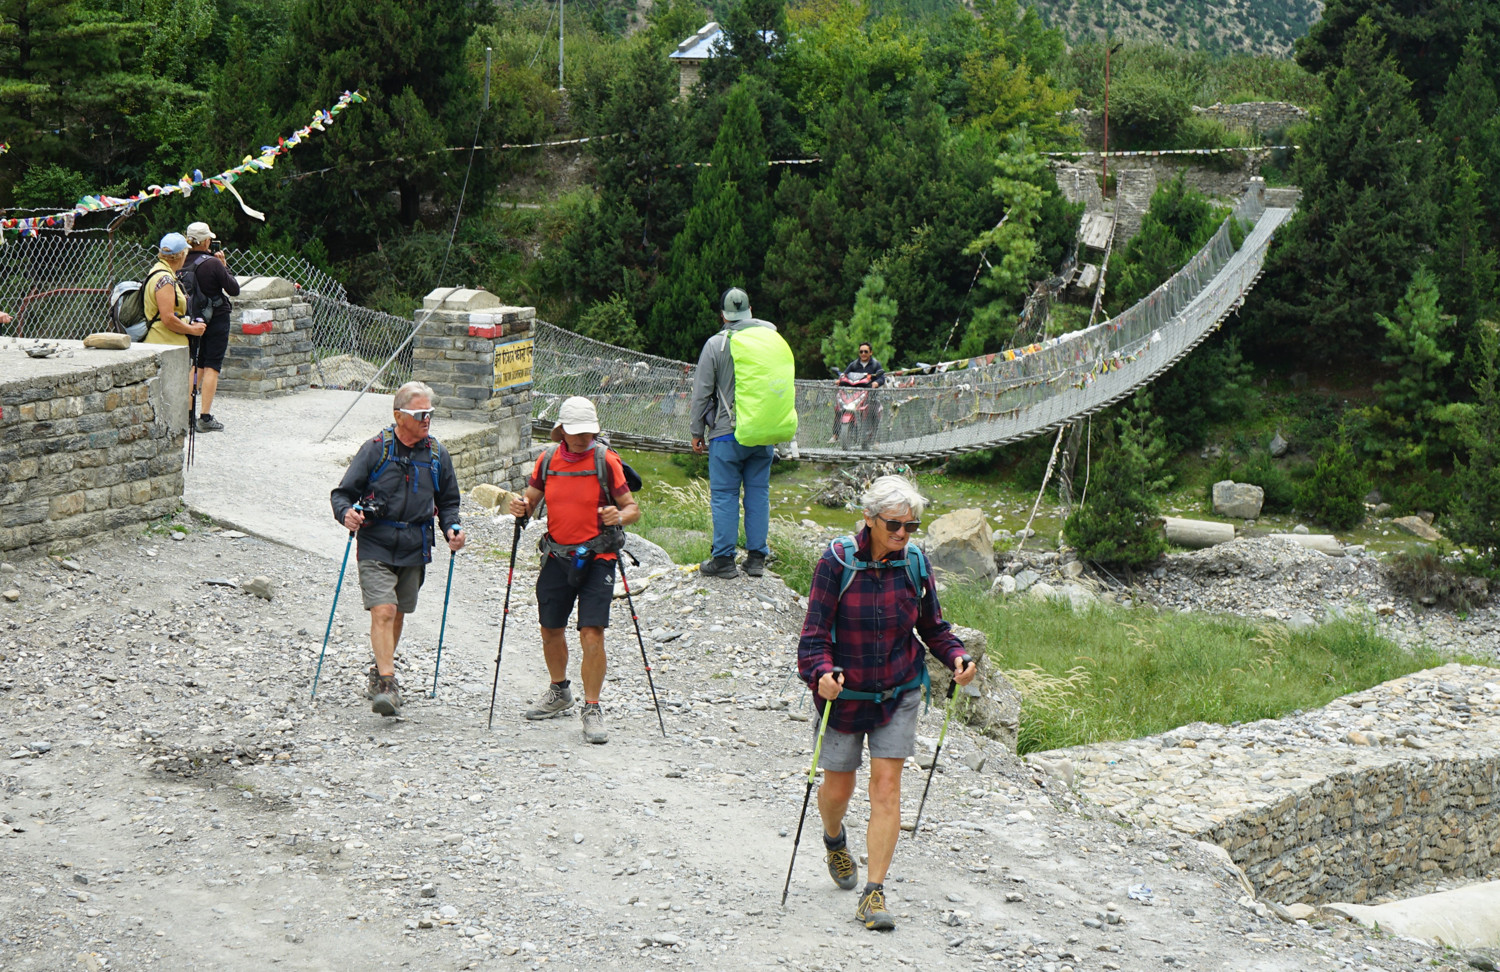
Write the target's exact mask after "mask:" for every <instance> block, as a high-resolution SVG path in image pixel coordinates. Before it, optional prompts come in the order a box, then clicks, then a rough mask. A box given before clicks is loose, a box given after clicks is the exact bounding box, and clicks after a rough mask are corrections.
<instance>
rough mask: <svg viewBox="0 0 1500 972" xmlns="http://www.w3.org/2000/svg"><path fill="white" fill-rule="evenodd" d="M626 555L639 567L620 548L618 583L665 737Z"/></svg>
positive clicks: (631, 559)
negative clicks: (622, 591) (622, 592)
mask: <svg viewBox="0 0 1500 972" xmlns="http://www.w3.org/2000/svg"><path fill="white" fill-rule="evenodd" d="M626 557H629V558H630V562H631V563H632V564H633V565H635V566H636V567H639V566H640V565H641V562H640V561H639V560H636V559H635V554H633V553H631V552H630V551H629V550H625V549H624V548H621V550H620V583H621V584H623V585H625V604H626V606H627V607H629V608H630V620H631V621H633V622H635V640H636V641H638V642H640V645H641V664H643V665H645V666H646V684H647V685H649V686H650V687H651V704H652V705H654V706H656V724H657V725H659V726H661V735H662V738H663V739H665V738H666V736H667V723H666V721H665V720H663V719H662V717H661V703H660V702H659V701H657V698H656V683H655V682H653V681H652V680H651V662H650V660H649V659H647V658H646V639H645V638H643V637H641V619H640V618H638V617H636V614H635V601H634V599H632V598H631V596H630V581H628V580H626V579H625V558H626Z"/></svg>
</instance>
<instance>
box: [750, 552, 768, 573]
mask: <svg viewBox="0 0 1500 972" xmlns="http://www.w3.org/2000/svg"><path fill="white" fill-rule="evenodd" d="M745 573H746V574H749V575H750V576H751V577H764V576H765V573H766V555H765V554H763V553H761V552H760V551H758V550H752V551H750V552H749V553H747V554H745Z"/></svg>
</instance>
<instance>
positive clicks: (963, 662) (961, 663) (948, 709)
mask: <svg viewBox="0 0 1500 972" xmlns="http://www.w3.org/2000/svg"><path fill="white" fill-rule="evenodd" d="M971 661H973V659H971V658H970V657H969V656H968V655H959V656H958V667H957V668H955V669H954V670H953V674H954V675H957V674H958V673H959V672H961V671H963V670H964V669H965V668H968V667H969V663H970V662H971ZM957 688H958V679H956V678H955V679H954V680H953V681H951V682H949V683H948V704H947V706H945V707H944V708H943V729H942V731H941V732H939V733H938V741H937V749H934V750H933V751H932V765H931V766H929V767H927V784H926V786H923V787H922V801H921V802H920V803H918V804H917V819H916V820H914V821H912V825H911V835H912V836H913V837H915V836H917V828H918V827H920V826H922V808H923V807H925V806H926V805H927V791H928V790H929V789H930V788H931V787H932V774H934V773H936V772H937V761H938V754H939V753H941V752H942V751H943V739H944V738H946V737H947V735H948V717H949V716H951V715H953V693H954V691H955V690H957Z"/></svg>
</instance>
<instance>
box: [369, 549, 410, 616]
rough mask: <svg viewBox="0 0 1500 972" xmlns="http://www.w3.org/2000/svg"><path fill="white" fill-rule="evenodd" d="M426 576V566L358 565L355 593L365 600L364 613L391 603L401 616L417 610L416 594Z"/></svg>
mask: <svg viewBox="0 0 1500 972" xmlns="http://www.w3.org/2000/svg"><path fill="white" fill-rule="evenodd" d="M426 577H427V565H426V564H410V565H408V566H406V567H396V566H393V565H391V564H384V563H381V562H380V561H378V560H361V561H360V562H359V591H360V593H361V594H363V595H364V597H365V610H366V611H368V610H370V608H372V607H377V606H379V605H381V604H394V605H396V610H398V611H400V612H401V613H402V614H410V613H412V612H413V611H415V610H416V609H417V591H419V590H421V589H422V581H423V580H425V579H426Z"/></svg>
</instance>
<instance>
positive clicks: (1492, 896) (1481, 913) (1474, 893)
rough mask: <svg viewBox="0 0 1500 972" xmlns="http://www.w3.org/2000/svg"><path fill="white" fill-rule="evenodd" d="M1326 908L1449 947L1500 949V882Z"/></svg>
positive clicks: (1363, 922) (1365, 922) (1398, 932)
mask: <svg viewBox="0 0 1500 972" xmlns="http://www.w3.org/2000/svg"><path fill="white" fill-rule="evenodd" d="M1323 910H1324V911H1328V912H1332V913H1333V914H1336V915H1342V916H1344V917H1346V918H1352V919H1354V920H1355V921H1357V922H1359V923H1360V924H1362V925H1364V926H1366V927H1367V928H1380V929H1382V930H1384V931H1386V932H1389V933H1391V934H1393V935H1409V936H1411V937H1412V938H1420V939H1422V940H1424V941H1429V942H1435V943H1436V944H1438V945H1446V946H1448V947H1449V948H1500V881H1491V882H1489V883H1487V884H1471V885H1469V886H1468V887H1466V888H1458V889H1456V890H1453V891H1441V892H1439V893H1437V894H1424V895H1422V896H1420V897H1416V898H1408V899H1406V900H1405V901H1392V902H1390V903H1388V904H1382V905H1357V904H1343V903H1338V904H1328V905H1324V906H1323Z"/></svg>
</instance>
